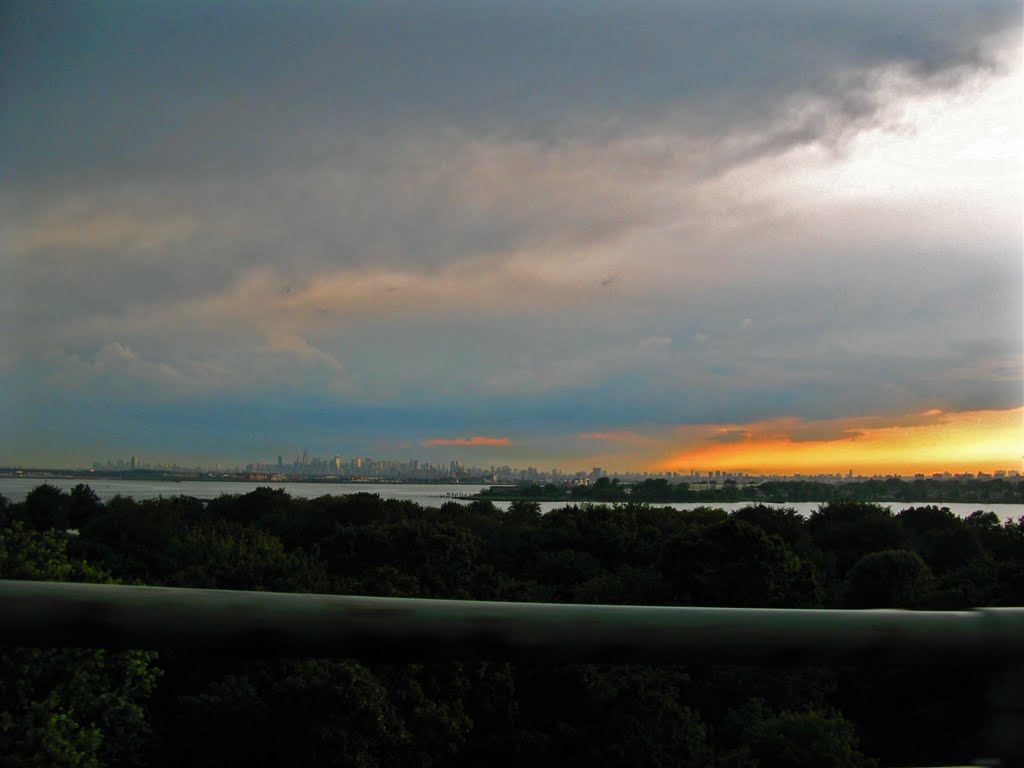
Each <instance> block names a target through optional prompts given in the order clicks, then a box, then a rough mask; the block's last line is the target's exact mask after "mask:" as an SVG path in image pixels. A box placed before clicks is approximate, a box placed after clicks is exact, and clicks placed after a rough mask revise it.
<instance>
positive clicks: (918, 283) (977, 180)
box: [0, 0, 1024, 475]
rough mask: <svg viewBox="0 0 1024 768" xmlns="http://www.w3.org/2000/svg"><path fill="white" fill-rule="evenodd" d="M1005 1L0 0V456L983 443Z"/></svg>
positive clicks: (1014, 413)
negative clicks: (298, 5)
mask: <svg viewBox="0 0 1024 768" xmlns="http://www.w3.org/2000/svg"><path fill="white" fill-rule="evenodd" d="M1021 11H1022V7H1021V4H1020V3H1019V2H993V3H986V4H984V5H975V4H965V3H943V2H938V3H933V2H920V1H918V0H910V1H908V2H906V3H901V4H899V5H898V6H890V5H888V4H884V3H874V2H868V3H860V4H857V5H856V6H850V7H833V6H832V5H830V4H824V3H811V2H781V3H770V4H768V3H738V2H735V3H733V2H726V3H716V4H685V5H675V4H669V3H661V2H639V3H628V4H627V3H618V2H609V1H607V0H598V2H594V3H587V4H572V5H568V4H563V5H553V6H552V5H550V4H547V3H535V2H532V1H529V0H524V1H523V2H516V3H505V2H499V3H496V4H489V5H487V6H486V7H484V6H478V5H476V4H468V3H456V2H441V3H436V4H430V5H429V6H422V5H419V4H413V3H406V2H396V3H385V4H373V5H355V4H333V3H311V4H308V5H304V6H303V7H302V9H301V10H299V9H295V8H291V7H286V6H283V5H281V6H277V5H273V4H268V5H264V4H255V5H252V4H242V3H236V2H227V1H222V2H212V3H204V4H201V5H187V6H181V5H179V4H175V3H167V2H156V3H151V4H146V5H145V6H139V7H132V8H126V7H124V6H123V5H120V4H114V3H107V2H98V3H91V4H89V5H86V6H79V5H71V4H67V5H60V4H58V5H40V4H38V3H21V2H13V3H7V4H5V5H4V8H3V10H0V107H2V109H3V112H4V115H5V119H4V120H3V121H0V223H2V225H3V226H2V230H3V235H2V236H0V265H2V268H3V274H4V280H3V281H0V324H2V327H3V329H4V330H3V331H2V332H0V386H2V388H3V391H4V393H5V396H4V401H5V402H4V406H3V407H2V408H0V446H2V447H0V465H7V466H12V465H16V464H26V465H36V466H69V465H78V466H85V465H87V464H88V463H89V462H90V461H92V460H94V459H95V458H96V457H97V456H118V455H121V456H125V455H131V454H140V455H150V456H161V457H166V460H167V461H171V462H178V463H181V464H188V465H194V464H204V463H212V462H225V463H232V462H242V463H243V464H244V463H246V462H249V461H253V457H258V456H263V457H273V456H276V455H277V454H278V453H280V451H281V449H282V448H281V447H282V446H285V445H291V446H303V447H306V448H308V450H309V451H310V452H311V453H315V454H318V455H333V454H334V453H335V452H337V451H339V450H342V449H344V450H345V451H346V452H347V453H348V454H350V455H354V454H361V455H373V456H395V457H397V456H412V455H417V456H420V457H421V458H422V459H423V460H425V461H432V462H440V461H447V460H458V461H461V462H463V463H464V464H467V465H474V466H489V465H492V464H493V465H499V466H504V465H511V466H527V465H533V466H538V467H551V466H560V467H563V466H564V467H579V468H589V467H592V466H601V467H606V468H608V469H609V470H610V471H614V472H647V471H650V472H663V471H680V470H681V471H688V470H689V469H690V468H691V467H705V468H708V469H719V470H722V471H743V472H749V473H765V474H776V473H782V474H792V473H805V474H816V473H846V472H847V471H848V469H849V468H851V467H852V468H854V470H855V471H856V472H857V473H859V474H865V475H869V474H873V473H876V472H883V473H884V472H895V473H900V474H907V475H912V474H915V473H919V472H920V473H925V474H929V475H930V474H932V473H935V472H942V471H951V472H972V473H973V472H978V471H983V472H993V471H995V470H1000V469H1004V470H1020V469H1021V468H1022V465H1021V461H1022V456H1021V454H1022V446H1024V378H1022V360H1024V355H1022V351H1024V318H1022V304H1024V300H1022V291H1024V280H1022V271H1024V266H1022V222H1021V213H1020V212H1021V208H1022V205H1024V183H1022V181H1024V179H1022V171H1021V168H1022V158H1024V152H1022V138H1021V137H1022V136H1024V119H1022V108H1021V95H1020V94H1021V93H1022V92H1024V88H1022V85H1024V76H1022V73H1024V65H1022V49H1021V23H1020V20H1021Z"/></svg>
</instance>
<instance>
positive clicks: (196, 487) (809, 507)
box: [0, 477, 1024, 520]
mask: <svg viewBox="0 0 1024 768" xmlns="http://www.w3.org/2000/svg"><path fill="white" fill-rule="evenodd" d="M44 482H45V483H49V484H50V485H54V486H56V487H58V488H62V489H64V490H68V491H70V490H71V489H72V488H74V487H75V486H76V485H78V484H79V483H80V482H83V481H82V480H80V479H61V478H46V479H45V480H44V479H40V478H29V477H0V495H2V496H5V497H6V498H7V499H9V500H10V501H13V502H19V501H23V500H24V499H25V497H26V496H27V495H28V493H29V492H30V491H31V490H32V489H33V488H35V487H36V486H38V485H42V484H43V483H44ZM86 484H87V485H88V486H89V487H90V488H92V489H93V490H94V491H95V492H96V494H97V495H98V496H99V497H100V498H101V499H102V500H104V501H106V500H107V499H112V498H113V497H114V496H131V497H132V498H135V499H155V498H159V497H161V496H164V497H167V496H193V497H195V498H197V499H215V498H217V497H218V496H221V495H223V494H244V493H250V492H251V491H253V490H255V489H256V488H258V487H260V486H267V487H270V488H281V489H282V490H284V491H285V492H286V493H287V494H289V495H290V496H294V497H296V498H302V499H314V498H317V497H318V496H344V495H347V494H350V493H376V494H379V495H380V496H381V497H382V498H385V499H403V500H407V501H413V502H415V503H417V504H420V505H421V506H425V507H431V506H432V507H437V506H440V505H441V504H443V503H445V502H446V501H453V500H454V501H460V502H465V498H464V497H466V496H471V495H473V494H475V493H479V492H480V491H482V490H484V489H485V488H487V487H489V486H486V485H476V484H466V485H462V484H458V483H445V484H415V483H302V482H287V483H282V482H277V483H275V482H230V481H219V480H210V481H205V480H182V481H180V482H175V481H171V480H110V479H101V478H97V479H92V480H88V481H86ZM567 503H569V502H565V501H542V502H540V508H541V511H542V512H550V511H551V510H553V509H558V508H559V507H564V506H566V504H567ZM750 503H751V502H748V501H733V502H723V501H719V502H707V503H700V502H680V503H675V504H659V505H658V506H665V507H672V508H673V509H679V510H685V509H694V508H695V507H701V506H709V507H717V508H719V509H725V510H727V511H732V510H735V509H740V508H742V507H745V506H747V505H749V504H750ZM932 503H934V504H936V505H937V506H940V507H948V508H949V510H950V511H951V512H952V513H953V514H955V515H959V516H960V517H966V516H967V515H969V514H971V513H972V512H974V511H976V510H979V509H981V510H984V511H986V512H995V513H996V514H997V515H998V516H999V518H1000V519H1001V520H1016V519H1018V518H1020V517H1024V504H982V503H965V502H932ZM508 505H509V502H495V506H496V507H499V508H501V509H507V508H508ZM923 505H924V502H902V501H900V502H886V503H885V506H888V507H889V508H890V509H892V510H893V511H894V512H898V511H899V510H901V509H905V508H907V507H913V506H923ZM776 506H785V507H792V508H794V509H796V510H797V512H799V513H801V514H803V515H809V514H810V513H811V512H813V511H814V510H815V509H817V508H818V502H813V501H798V502H792V503H789V504H780V505H776Z"/></svg>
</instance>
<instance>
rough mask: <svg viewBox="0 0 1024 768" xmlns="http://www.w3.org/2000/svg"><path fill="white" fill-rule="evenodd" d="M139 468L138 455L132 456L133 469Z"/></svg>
mask: <svg viewBox="0 0 1024 768" xmlns="http://www.w3.org/2000/svg"><path fill="white" fill-rule="evenodd" d="M138 468H139V457H138V456H132V469H138Z"/></svg>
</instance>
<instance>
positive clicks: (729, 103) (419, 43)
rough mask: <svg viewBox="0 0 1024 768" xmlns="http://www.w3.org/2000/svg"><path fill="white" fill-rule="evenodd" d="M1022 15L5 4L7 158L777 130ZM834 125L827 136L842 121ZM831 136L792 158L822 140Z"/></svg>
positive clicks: (131, 166)
mask: <svg viewBox="0 0 1024 768" xmlns="http://www.w3.org/2000/svg"><path fill="white" fill-rule="evenodd" d="M1017 16H1019V6H1018V4H1017V3H1012V2H1003V3H985V4H975V3H935V2H903V3H899V4H890V3H857V4H849V5H841V6H834V5H832V4H823V3H811V2H788V3H786V2H781V3H777V2H772V3H767V2H762V3H746V2H744V3H741V2H724V3H714V4H694V3H687V4H674V3H651V2H640V3H608V2H595V3H556V4H551V3H539V2H506V3H497V4H492V3H488V4H479V3H468V2H467V3H444V2H442V3H432V4H421V3H387V2H385V3H372V4H364V5H360V4H337V3H314V4H304V5H303V6H302V8H301V10H300V9H297V8H295V7H292V6H289V5H286V4H279V3H239V2H220V3H198V2H194V3H149V4H144V5H124V4H115V3H92V4H87V5H78V4H64V5H59V4H58V5H41V4H38V3H9V4H6V5H5V11H4V12H3V19H2V21H3V24H2V28H3V32H2V33H0V34H2V38H0V42H2V49H3V54H2V56H3V60H2V68H0V77H2V81H0V87H2V93H3V100H4V103H5V105H6V107H7V108H6V109H5V113H6V114H5V120H4V121H3V124H2V126H0V147H3V150H2V151H3V158H4V159H3V165H4V166H5V168H6V175H8V178H11V174H12V173H13V178H14V179H17V180H18V182H19V183H20V184H23V185H35V184H38V183H40V182H42V181H43V180H44V179H51V180H54V181H59V182H60V183H67V180H68V178H69V177H72V176H75V177H81V178H83V180H84V179H88V180H90V181H93V182H95V181H104V180H110V179H112V178H113V179H117V180H119V181H124V180H127V179H131V178H138V177H139V176H145V177H152V176H153V175H154V174H168V175H178V174H198V175H209V174H217V173H219V172H222V171H224V170H225V169H229V170H230V171H231V172H235V173H238V172H243V171H245V170H247V169H249V170H251V169H252V168H253V167H263V166H265V165H266V164H268V163H271V164H273V163H285V164H288V163H291V162H294V160H295V159H296V158H297V157H298V158H302V160H303V161H304V162H309V161H314V160H315V159H316V158H317V153H318V152H331V153H337V152H339V151H340V152H342V153H344V152H345V151H346V148H349V149H351V147H350V146H349V145H350V143H351V142H354V141H355V140H356V139H357V138H358V137H360V136H366V135H374V136H377V135H380V134H382V133H384V134H389V135H402V134H406V133H408V132H410V131H411V132H420V131H424V130H429V129H431V128H438V127H443V126H447V127H449V128H450V129H452V130H456V131H458V132H460V133H465V134H468V135H476V136H491V135H498V136H501V137H503V138H513V139H516V138H521V137H524V136H525V137H531V138H539V139H542V140H544V139H548V140H557V139H558V137H559V136H560V135H562V134H563V133H564V131H565V130H566V128H568V129H569V130H571V131H573V132H574V133H577V134H579V133H587V134H590V135H595V136H600V135H616V134H618V133H620V132H622V131H624V130H627V129H628V127H629V126H630V125H631V124H634V123H636V122H638V121H649V120H652V119H658V118H661V117H666V116H672V117H673V118H674V119H676V120H678V121H680V122H681V124H682V125H684V127H685V129H686V130H687V131H689V132H693V133H702V134H712V135H713V134H718V133H720V132H722V131H724V130H727V129H730V130H731V129H733V128H735V127H736V125H737V124H740V123H751V122H755V123H758V122H769V121H770V117H771V115H772V113H773V112H775V111H776V110H778V109H780V108H783V107H784V106H785V105H786V103H787V100H788V99H789V98H790V97H792V96H793V95H795V94H798V93H807V94H818V95H820V96H822V97H824V98H827V99H829V100H830V101H831V102H832V103H833V106H834V107H835V109H836V110H838V112H839V113H841V114H845V115H846V116H847V118H849V117H853V116H856V115H857V114H859V113H862V112H864V111H869V110H870V108H871V106H872V105H871V104H870V103H867V102H865V100H864V99H865V98H866V96H865V95H864V94H863V93H862V92H861V90H860V89H859V88H857V87H851V86H855V85H856V83H851V82H849V81H846V82H839V81H837V76H839V75H843V74H844V73H845V74H846V75H847V76H849V77H853V76H856V74H857V73H858V72H861V71H863V70H865V69H870V68H877V67H878V66H881V65H885V64H899V65H902V66H906V67H908V68H910V69H911V70H913V71H914V72H916V73H918V74H921V75H926V76H943V75H944V74H948V73H951V72H954V71H955V70H956V69H957V68H958V67H961V66H964V65H976V64H978V63H980V61H981V60H982V58H983V55H982V49H981V47H980V40H981V39H982V38H983V37H984V36H985V35H988V34H991V33H993V32H996V31H999V30H1001V29H1006V28H1008V27H1010V28H1012V26H1013V24H1014V22H1015V20H1016V17H1017ZM826 122H827V121H826ZM828 127H829V126H827V125H825V124H823V123H822V122H821V121H820V120H819V121H817V122H815V121H811V123H810V124H808V125H804V126H800V127H799V128H796V129H794V135H792V136H790V137H782V139H787V138H788V140H796V139H797V138H801V137H802V138H806V136H802V134H806V133H807V132H814V131H823V130H826V129H827V128H828Z"/></svg>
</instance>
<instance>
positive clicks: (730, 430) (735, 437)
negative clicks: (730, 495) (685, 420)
mask: <svg viewBox="0 0 1024 768" xmlns="http://www.w3.org/2000/svg"><path fill="white" fill-rule="evenodd" d="M687 431H689V432H691V434H690V435H689V436H688V437H689V440H687V442H690V443H691V445H692V447H690V448H688V449H686V450H683V451H680V452H678V453H676V454H675V455H673V456H672V457H671V458H669V459H667V460H665V461H663V462H660V463H659V464H658V465H657V468H658V469H660V470H674V471H680V470H682V471H689V470H690V469H692V468H696V469H705V470H706V469H720V470H725V471H733V472H749V473H755V474H790V473H802V474H818V473H836V472H840V473H845V472H847V471H848V470H851V469H852V470H853V472H854V473H855V474H864V475H868V474H890V473H895V474H901V475H909V474H915V473H918V472H920V473H925V474H931V473H936V472H944V471H948V472H992V471H995V470H998V469H1006V470H1013V469H1016V470H1020V469H1021V468H1022V464H1021V459H1022V456H1021V454H1022V453H1024V408H1013V409H1009V410H999V411H996V410H986V411H961V412H956V413H952V412H951V413H944V412H942V411H939V410H937V409H932V410H929V411H925V412H924V413H920V414H908V415H906V416H903V417H897V418H894V419H882V418H879V417H864V418H859V419H846V420H843V419H835V420H828V421H818V422H813V421H805V420H801V419H775V420H771V421H765V422H758V423H753V424H741V425H728V426H713V425H706V426H703V427H701V428H699V429H698V428H690V429H688V430H687ZM694 432H698V433H699V434H693V433H694ZM684 439H686V438H685V437H684Z"/></svg>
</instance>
